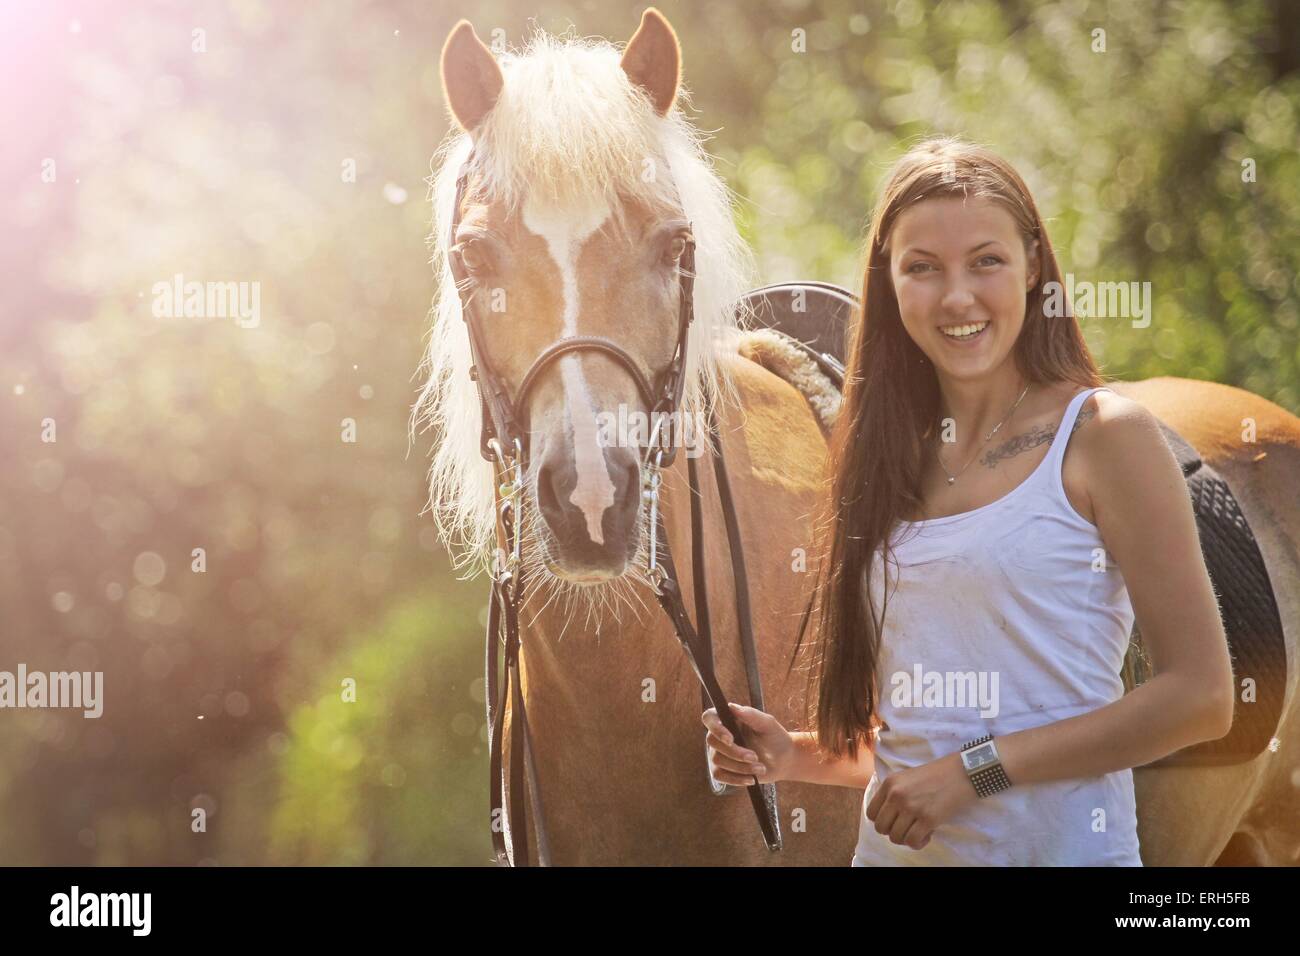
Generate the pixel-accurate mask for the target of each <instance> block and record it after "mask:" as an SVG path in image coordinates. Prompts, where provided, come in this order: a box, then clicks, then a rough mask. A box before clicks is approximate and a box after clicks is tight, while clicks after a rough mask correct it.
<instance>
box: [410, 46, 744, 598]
mask: <svg viewBox="0 0 1300 956" xmlns="http://www.w3.org/2000/svg"><path fill="white" fill-rule="evenodd" d="M619 59H620V51H619V50H618V49H617V48H616V47H615V46H614V45H612V44H610V43H607V42H605V41H600V40H592V39H588V38H573V37H555V36H552V35H550V34H546V33H544V32H540V31H539V32H538V33H536V34H535V35H534V36H533V37H532V39H531V40H530V42H529V43H528V45H527V46H526V48H525V49H524V50H522V51H521V52H518V53H510V54H505V55H503V56H501V57H500V58H499V62H500V64H501V69H502V73H503V75H504V77H505V84H504V87H503V89H502V92H501V96H500V97H499V99H498V101H497V103H496V104H495V105H494V106H493V108H492V110H491V112H489V114H488V115H487V117H485V119H484V120H483V123H482V124H481V125H480V126H479V128H478V129H477V130H475V133H474V138H475V141H477V143H478V144H479V145H478V147H477V148H476V149H475V148H474V143H472V142H471V140H470V137H469V136H468V135H466V134H463V133H461V134H453V135H452V136H450V137H449V138H448V139H447V140H446V141H445V142H444V143H443V145H442V146H441V147H440V149H439V151H438V153H437V155H435V157H434V160H433V175H432V176H431V177H430V186H431V189H430V199H431V200H432V203H433V212H434V215H433V230H434V231H433V234H432V235H431V236H430V237H429V242H430V246H431V249H432V254H433V255H432V265H433V267H434V270H435V273H436V275H437V277H438V291H437V294H436V297H435V299H434V305H433V309H432V328H431V331H430V335H429V342H428V346H427V348H426V350H425V355H424V360H423V362H422V363H421V367H420V372H421V373H424V374H426V375H427V378H426V379H425V381H424V384H423V386H422V387H421V389H420V393H419V397H418V398H417V400H416V403H415V405H414V407H413V409H412V416H411V429H412V434H413V435H414V434H415V433H416V431H417V429H418V431H419V432H421V433H422V432H423V431H425V430H427V429H428V427H429V426H432V427H433V428H434V432H435V440H434V449H433V456H432V463H431V466H430V470H429V498H428V502H427V504H426V509H425V510H428V511H431V512H432V514H433V517H434V520H435V522H436V525H437V528H438V531H439V533H440V535H441V536H442V539H443V541H444V543H445V544H446V545H447V547H448V548H449V550H450V551H451V552H452V555H453V559H454V561H455V564H456V567H457V568H465V569H468V572H469V574H474V573H477V572H478V571H481V570H484V569H486V568H487V567H488V566H489V564H490V559H491V553H492V549H493V548H494V547H495V543H496V539H495V514H494V502H493V482H494V479H493V475H492V468H491V466H490V465H489V464H488V463H487V462H485V461H484V460H483V459H482V457H481V456H480V454H479V429H480V420H481V419H480V410H479V397H478V392H477V389H476V387H475V385H474V383H473V382H472V381H471V380H470V378H469V369H470V366H471V364H472V360H471V357H470V350H469V340H468V336H467V333H466V330H465V327H464V323H463V322H462V321H461V307H460V298H459V295H458V293H457V290H456V286H455V281H454V279H453V278H452V276H451V271H450V269H449V268H448V265H447V256H446V252H447V242H448V238H449V235H448V234H449V230H450V228H451V222H452V219H453V214H454V208H453V207H454V205H455V195H456V180H457V178H458V176H459V174H460V171H461V168H462V166H463V165H464V164H465V162H466V160H467V159H468V158H469V156H470V153H471V150H473V153H474V166H473V171H472V177H471V178H472V179H473V181H474V188H475V191H476V192H477V193H479V194H481V195H483V196H484V197H485V198H491V199H492V200H493V201H494V202H495V201H501V202H504V203H506V204H507V206H508V207H510V208H517V207H519V206H520V204H521V201H522V199H523V198H524V197H525V196H529V195H532V196H537V195H540V196H543V197H545V198H547V199H548V200H553V201H555V202H558V203H565V202H567V201H570V200H574V199H576V198H579V197H581V198H585V199H588V200H590V199H592V198H596V197H599V198H601V199H603V200H604V201H606V202H607V203H608V204H609V208H610V209H611V210H612V211H615V215H617V211H618V210H620V209H621V208H622V207H623V204H622V200H623V199H625V198H627V197H632V198H634V199H636V200H638V201H640V202H641V203H643V204H645V205H647V206H649V207H650V208H676V209H680V210H681V212H682V214H684V216H685V217H686V218H687V219H688V220H689V221H690V222H691V225H692V231H693V233H694V235H695V240H696V253H695V262H696V279H695V286H694V299H695V322H694V325H693V327H692V329H691V334H690V348H689V354H688V357H687V365H686V376H687V377H686V391H685V395H684V405H685V410H686V411H688V412H696V413H699V412H705V411H707V408H706V405H707V404H708V403H715V404H716V403H717V402H719V401H726V400H734V399H735V392H734V386H733V384H732V383H731V381H730V379H729V378H728V376H727V375H726V374H725V368H724V367H723V365H722V364H721V362H720V359H721V357H722V356H723V355H724V354H727V353H734V352H735V350H736V340H735V335H734V333H735V332H736V330H737V328H738V325H739V323H738V320H737V317H736V314H735V309H734V304H735V302H736V300H737V299H738V298H739V297H740V295H742V294H743V292H744V291H745V290H746V289H747V288H749V286H750V284H751V278H752V258H751V254H750V251H749V249H748V247H747V246H746V245H745V244H744V242H743V241H742V240H741V238H740V235H739V233H738V232H737V230H736V226H735V221H734V218H733V214H732V196H731V193H730V191H729V190H728V188H727V186H726V184H725V183H724V182H723V181H722V180H721V178H720V177H719V176H718V175H717V173H716V172H715V171H714V169H713V165H712V162H711V160H710V157H709V156H708V154H707V153H706V152H705V150H704V148H703V141H704V137H703V135H702V134H701V133H700V131H699V130H697V129H696V128H695V127H694V126H693V125H692V124H691V123H690V122H689V121H688V120H687V119H686V117H685V116H684V115H683V114H682V113H681V112H680V111H679V110H677V109H674V110H671V111H670V112H669V114H668V116H666V117H661V116H659V115H657V114H656V113H654V111H653V109H652V108H651V106H650V103H649V100H648V98H647V97H645V95H644V94H643V93H641V92H640V91H639V90H637V89H636V88H635V87H634V86H633V85H632V83H631V82H630V81H629V80H628V78H627V75H626V74H625V73H624V72H623V70H622V68H621V66H620V64H619ZM682 95H683V97H685V94H684V93H683V94H682ZM664 167H666V168H664ZM617 333H618V330H617V329H611V330H610V334H611V335H612V336H614V337H617Z"/></svg>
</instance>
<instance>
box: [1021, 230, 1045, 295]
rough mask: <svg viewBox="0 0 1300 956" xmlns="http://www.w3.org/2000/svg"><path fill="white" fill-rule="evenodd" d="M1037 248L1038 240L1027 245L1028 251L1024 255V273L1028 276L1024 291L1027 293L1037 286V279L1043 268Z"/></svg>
mask: <svg viewBox="0 0 1300 956" xmlns="http://www.w3.org/2000/svg"><path fill="white" fill-rule="evenodd" d="M1039 248H1040V247H1039V244H1038V240H1037V239H1035V240H1034V241H1033V242H1031V243H1030V244H1029V249H1028V250H1027V251H1026V253H1025V255H1026V257H1027V261H1026V263H1025V265H1026V269H1025V272H1026V273H1027V274H1028V279H1029V281H1028V284H1027V285H1026V286H1025V291H1029V290H1030V289H1032V288H1033V287H1034V286H1036V285H1038V277H1039V275H1040V274H1041V272H1042V267H1043V257H1042V256H1041V255H1040V254H1039Z"/></svg>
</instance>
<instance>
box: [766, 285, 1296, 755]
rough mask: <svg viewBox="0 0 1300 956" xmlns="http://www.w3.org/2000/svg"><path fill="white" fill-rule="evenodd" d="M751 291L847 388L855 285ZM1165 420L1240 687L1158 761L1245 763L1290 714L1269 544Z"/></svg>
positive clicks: (1140, 678) (1135, 676)
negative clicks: (1216, 716) (1225, 708)
mask: <svg viewBox="0 0 1300 956" xmlns="http://www.w3.org/2000/svg"><path fill="white" fill-rule="evenodd" d="M741 301H742V306H743V308H744V310H745V312H746V313H747V314H748V315H749V317H750V320H751V322H753V323H754V324H757V325H761V326H765V327H767V328H770V329H775V330H776V331H778V332H780V333H781V334H782V335H785V336H789V337H790V338H791V339H792V340H793V341H794V342H796V343H797V344H798V346H799V347H800V348H801V349H802V351H803V352H804V353H805V355H807V356H808V357H809V358H810V359H811V360H812V361H814V362H815V363H816V364H817V365H818V367H819V368H820V369H821V371H822V372H823V373H824V374H825V375H826V377H827V378H828V379H829V380H830V382H831V383H832V384H833V385H834V386H835V388H837V389H841V390H842V389H843V384H844V374H843V372H844V369H843V363H844V360H845V343H846V340H847V337H848V336H847V331H848V325H849V324H850V323H851V321H852V316H853V313H854V311H855V310H856V308H857V299H856V297H855V296H854V295H853V294H852V293H851V292H849V291H848V290H846V289H842V288H840V287H838V286H833V285H830V284H829V283H824V282H788V283H781V284H778V285H772V286H765V287H763V288H761V289H755V290H754V291H753V292H750V293H749V294H748V295H746V296H745V297H744V299H742V300H741ZM837 410H838V409H837ZM1160 427H1161V430H1162V431H1163V432H1164V435H1165V440H1166V441H1167V442H1168V443H1169V446H1170V448H1171V449H1173V452H1174V456H1175V457H1176V458H1177V459H1178V464H1179V466H1180V467H1181V468H1182V471H1183V476H1184V477H1185V478H1186V479H1187V492H1188V495H1189V496H1190V497H1191V500H1192V511H1193V512H1194V513H1195V515H1196V527H1197V531H1198V532H1199V535H1200V541H1201V553H1202V555H1203V557H1204V558H1205V567H1206V570H1207V571H1208V572H1209V576H1210V581H1211V583H1212V584H1213V585H1214V592H1215V595H1216V596H1217V598H1218V601H1219V609H1220V611H1221V614H1222V618H1223V627H1224V630H1225V632H1226V633H1227V636H1228V652H1229V654H1230V655H1231V657H1232V664H1233V674H1234V679H1235V683H1236V687H1237V695H1236V704H1235V711H1234V714H1233V721H1232V729H1231V730H1230V731H1229V732H1228V734H1227V736H1225V737H1222V738H1221V739H1219V740H1210V741H1205V742H1203V743H1199V744H1195V745H1193V746H1191V747H1185V748H1183V749H1182V750H1179V751H1176V752H1174V753H1172V754H1169V755H1168V756H1166V757H1163V758H1161V759H1160V760H1157V761H1155V762H1154V763H1152V764H1150V766H1156V767H1167V766H1204V765H1209V764H1218V765H1224V764H1236V763H1244V762H1246V761H1248V760H1252V759H1254V758H1255V757H1257V756H1258V755H1259V754H1261V753H1263V752H1264V751H1265V750H1266V749H1268V746H1269V743H1270V741H1272V740H1273V737H1274V735H1275V734H1276V733H1277V728H1278V724H1279V722H1280V721H1281V717H1282V703H1283V701H1284V700H1285V698H1286V673H1287V659H1286V643H1285V640H1284V637H1283V634H1282V618H1281V614H1280V613H1279V611H1278V607H1277V598H1276V597H1275V595H1274V593H1273V587H1272V584H1271V582H1270V581H1269V577H1268V569H1267V568H1266V567H1265V565H1264V558H1263V555H1261V554H1260V551H1259V544H1258V543H1257V542H1256V541H1255V535H1254V533H1253V532H1252V531H1251V530H1250V525H1249V524H1248V523H1247V521H1246V517H1245V515H1244V514H1242V511H1241V507H1240V506H1239V505H1238V504H1237V499H1236V497H1235V496H1234V495H1233V494H1232V489H1231V488H1230V487H1229V486H1228V483H1227V482H1226V481H1224V479H1223V478H1222V477H1221V476H1220V475H1219V474H1218V473H1217V472H1215V471H1214V469H1213V468H1211V467H1210V466H1209V465H1207V464H1205V463H1204V462H1203V461H1202V460H1201V456H1200V455H1199V454H1198V453H1197V451H1196V449H1195V448H1193V447H1192V446H1191V445H1190V444H1189V443H1188V442H1187V441H1186V440H1185V439H1184V438H1183V437H1182V436H1181V435H1179V434H1178V433H1177V432H1176V431H1174V430H1173V429H1172V428H1170V427H1169V426H1167V425H1165V424H1164V423H1163V422H1161V424H1160ZM1121 673H1122V676H1123V678H1124V689H1125V690H1126V691H1129V690H1132V689H1133V688H1134V687H1137V686H1139V685H1140V684H1142V683H1143V682H1144V681H1145V680H1147V679H1148V678H1149V677H1150V676H1151V665H1150V661H1149V659H1148V658H1147V657H1146V655H1145V653H1144V649H1143V646H1142V636H1141V634H1140V633H1139V631H1138V628H1137V626H1136V624H1135V625H1134V628H1133V634H1132V637H1131V639H1130V643H1129V649H1128V654H1127V655H1126V657H1125V661H1124V668H1123V671H1122V672H1121ZM1246 678H1250V679H1252V680H1253V681H1254V685H1255V686H1254V700H1253V702H1251V701H1243V700H1242V699H1241V698H1242V695H1243V690H1244V689H1243V687H1242V681H1243V680H1245V679H1246Z"/></svg>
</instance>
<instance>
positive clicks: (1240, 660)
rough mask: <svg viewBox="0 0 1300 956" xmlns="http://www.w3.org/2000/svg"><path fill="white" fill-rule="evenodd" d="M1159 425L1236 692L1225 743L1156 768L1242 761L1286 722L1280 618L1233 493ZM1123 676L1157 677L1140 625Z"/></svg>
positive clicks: (1203, 746)
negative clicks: (1192, 521)
mask: <svg viewBox="0 0 1300 956" xmlns="http://www.w3.org/2000/svg"><path fill="white" fill-rule="evenodd" d="M1160 427H1161V430H1162V431H1164V433H1165V440H1166V441H1167V442H1169V446H1170V448H1172V449H1173V451H1174V455H1175V456H1176V457H1177V459H1178V464H1179V465H1180V466H1181V467H1182V470H1183V475H1184V476H1185V477H1186V478H1187V491H1188V494H1189V495H1190V496H1191V499H1192V511H1193V512H1194V513H1195V514H1196V527H1197V530H1198V531H1199V532H1200V539H1201V553H1202V555H1203V556H1204V558H1205V567H1206V570H1207V571H1208V572H1209V575H1210V581H1211V583H1213V585H1214V593H1215V595H1216V596H1217V597H1218V600H1219V609H1220V611H1221V612H1222V617H1223V627H1224V630H1225V631H1226V632H1227V635H1228V651H1229V654H1230V655H1231V656H1232V668H1233V675H1234V682H1235V684H1236V688H1237V693H1236V698H1235V700H1236V703H1235V709H1234V713H1233V719H1232V729H1231V730H1230V731H1229V732H1228V735H1227V736H1226V737H1222V738H1220V739H1219V740H1208V741H1205V742H1203V743H1199V744H1195V745H1193V746H1191V747H1185V748H1183V749H1182V750H1179V751H1176V752H1174V753H1172V754H1169V755H1168V756H1166V757H1163V758H1161V759H1160V760H1157V761H1155V762H1154V763H1153V764H1151V766H1156V767H1169V766H1205V765H1209V764H1234V763H1244V762H1246V761H1248V760H1252V759H1253V758H1255V757H1257V756H1258V755H1259V754H1261V753H1263V752H1264V750H1266V749H1267V748H1268V745H1269V742H1270V741H1271V740H1272V739H1273V737H1274V735H1275V734H1276V733H1277V728H1278V724H1279V722H1280V720H1281V717H1282V703H1283V701H1284V700H1285V699H1286V663H1287V662H1286V644H1285V641H1284V639H1283V634H1282V618H1281V614H1280V613H1279V611H1278V607H1277V599H1276V597H1275V596H1274V594H1273V587H1272V584H1271V583H1270V582H1269V578H1268V569H1267V568H1266V567H1265V565H1264V558H1263V555H1261V554H1260V551H1259V545H1258V543H1257V542H1256V541H1255V535H1254V533H1253V532H1252V531H1251V530H1250V525H1249V524H1248V523H1247V522H1246V517H1245V515H1243V514H1242V512H1241V507H1240V506H1239V505H1238V504H1237V499H1236V498H1235V497H1234V496H1233V494H1232V489H1231V488H1229V487H1228V483H1227V482H1226V481H1224V480H1223V478H1222V477H1221V476H1220V475H1219V474H1218V473H1217V472H1215V470H1214V469H1213V468H1211V467H1210V466H1209V465H1207V464H1205V463H1204V462H1203V461H1201V457H1200V455H1198V454H1197V453H1196V450H1195V449H1194V448H1192V446H1191V445H1189V444H1188V443H1187V442H1186V441H1185V440H1184V439H1183V438H1182V436H1180V435H1179V434H1178V433H1177V432H1175V431H1174V430H1173V429H1172V428H1169V427H1168V426H1167V425H1165V424H1164V423H1163V422H1162V423H1161V425H1160ZM1123 676H1124V687H1125V690H1132V689H1133V688H1134V687H1136V686H1138V685H1140V684H1141V683H1142V682H1143V681H1145V680H1146V679H1147V678H1148V677H1150V676H1151V667H1150V661H1149V660H1148V659H1147V657H1146V655H1145V653H1144V649H1143V646H1142V635H1141V634H1140V633H1139V630H1138V628H1137V626H1136V625H1135V626H1134V628H1133V636H1132V640H1131V643H1130V644H1129V650H1128V656H1127V657H1126V659H1125V662H1124V670H1123ZM1247 678H1250V679H1251V680H1253V681H1254V684H1255V687H1254V700H1253V701H1243V700H1242V696H1243V690H1244V689H1243V687H1242V681H1244V680H1245V679H1247Z"/></svg>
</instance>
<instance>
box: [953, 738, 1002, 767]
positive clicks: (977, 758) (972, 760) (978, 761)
mask: <svg viewBox="0 0 1300 956" xmlns="http://www.w3.org/2000/svg"><path fill="white" fill-rule="evenodd" d="M962 761H963V762H964V763H965V764H966V769H967V770H977V769H979V768H980V767H983V766H985V765H986V764H991V763H997V761H998V754H997V750H995V749H994V747H993V741H991V740H990V741H989V742H988V743H985V744H980V745H979V746H978V747H976V748H974V749H973V750H967V751H966V752H965V753H963V754H962Z"/></svg>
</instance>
